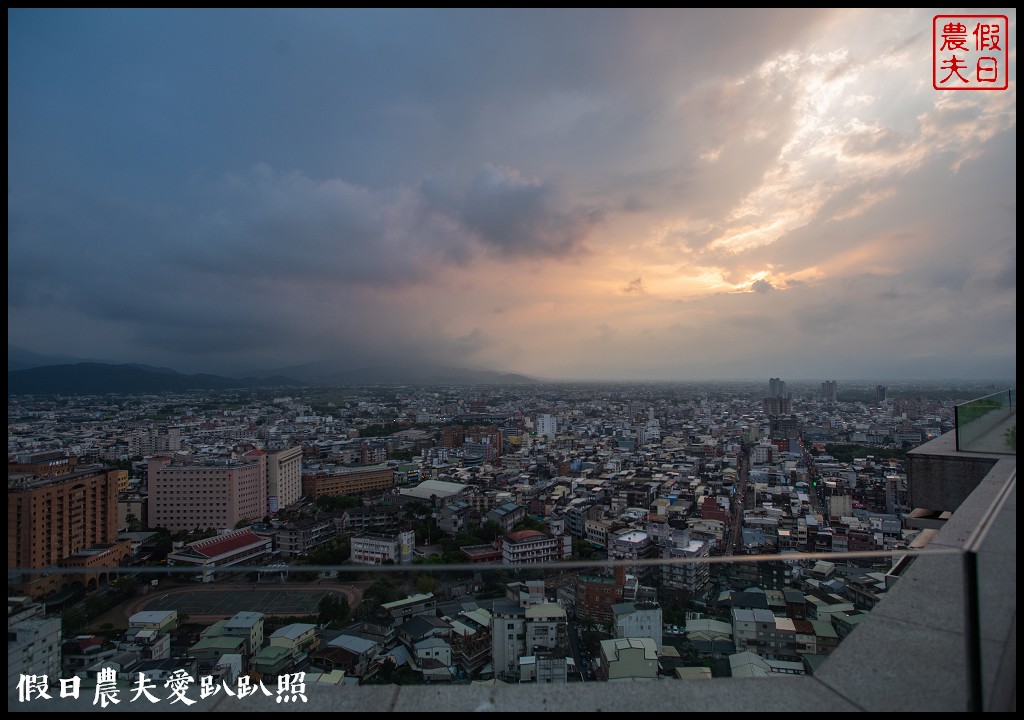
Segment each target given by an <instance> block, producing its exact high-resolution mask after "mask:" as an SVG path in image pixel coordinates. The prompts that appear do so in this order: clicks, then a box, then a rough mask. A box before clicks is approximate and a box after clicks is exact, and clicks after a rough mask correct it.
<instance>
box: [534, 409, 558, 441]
mask: <svg viewBox="0 0 1024 720" xmlns="http://www.w3.org/2000/svg"><path fill="white" fill-rule="evenodd" d="M536 429H537V435H538V436H539V437H543V438H544V439H546V440H548V441H549V442H553V441H554V439H555V435H556V434H557V433H558V421H557V420H556V419H555V416H554V415H548V414H546V413H545V414H543V415H540V416H539V417H538V418H537V428H536Z"/></svg>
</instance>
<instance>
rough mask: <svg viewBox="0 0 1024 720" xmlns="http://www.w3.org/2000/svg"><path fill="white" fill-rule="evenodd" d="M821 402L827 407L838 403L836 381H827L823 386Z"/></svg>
mask: <svg viewBox="0 0 1024 720" xmlns="http://www.w3.org/2000/svg"><path fill="white" fill-rule="evenodd" d="M821 401H822V402H823V403H825V404H826V405H835V403H836V381H835V380H826V381H825V382H823V383H822V384H821Z"/></svg>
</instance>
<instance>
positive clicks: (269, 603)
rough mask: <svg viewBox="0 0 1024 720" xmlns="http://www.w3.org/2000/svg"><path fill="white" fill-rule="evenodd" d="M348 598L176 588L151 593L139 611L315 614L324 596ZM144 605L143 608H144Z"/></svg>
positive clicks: (258, 589)
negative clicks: (164, 591) (165, 591)
mask: <svg viewBox="0 0 1024 720" xmlns="http://www.w3.org/2000/svg"><path fill="white" fill-rule="evenodd" d="M330 594H334V595H338V596H339V597H346V598H347V599H348V601H349V603H350V604H351V603H352V599H353V598H352V595H351V594H350V593H348V592H345V591H342V590H337V589H329V588H320V587H315V588H284V587H270V588H268V587H264V586H259V585H257V586H255V589H254V588H253V586H251V585H245V586H222V587H208V588H195V589H175V590H171V591H169V592H167V593H158V592H153V593H151V597H150V598H147V599H146V600H145V601H144V602H142V603H139V605H137V606H136V608H133V609H135V610H136V611H137V610H177V611H178V612H179V613H187V614H188V615H189V616H191V617H193V618H199V617H231V616H233V615H235V614H236V613H239V612H260V613H263V614H264V615H285V616H287V615H314V614H316V612H317V603H319V602H320V599H321V598H323V597H324V595H330ZM140 606H141V607H140Z"/></svg>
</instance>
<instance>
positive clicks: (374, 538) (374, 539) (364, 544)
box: [352, 530, 416, 565]
mask: <svg viewBox="0 0 1024 720" xmlns="http://www.w3.org/2000/svg"><path fill="white" fill-rule="evenodd" d="M415 547H416V534H415V533H414V532H413V531H412V530H407V531H405V532H400V533H398V534H397V535H357V536H356V537H354V538H352V563H353V564H355V565H383V564H384V563H385V562H387V561H389V560H390V561H391V562H393V563H395V564H396V565H408V564H409V563H411V562H412V557H413V554H412V551H413V549H414V548H415Z"/></svg>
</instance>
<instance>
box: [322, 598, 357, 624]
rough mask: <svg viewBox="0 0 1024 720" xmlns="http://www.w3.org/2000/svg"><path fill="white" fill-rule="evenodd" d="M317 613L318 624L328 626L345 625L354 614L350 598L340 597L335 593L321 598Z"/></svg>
mask: <svg viewBox="0 0 1024 720" xmlns="http://www.w3.org/2000/svg"><path fill="white" fill-rule="evenodd" d="M317 611H318V615H317V623H319V624H320V625H328V626H337V625H341V624H343V623H344V622H345V621H346V620H348V618H349V615H350V614H351V613H352V609H351V608H350V607H349V604H348V598H346V597H344V596H341V597H339V596H338V595H336V594H334V593H328V594H326V595H324V596H323V597H322V598H320V602H319V603H317Z"/></svg>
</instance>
